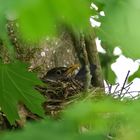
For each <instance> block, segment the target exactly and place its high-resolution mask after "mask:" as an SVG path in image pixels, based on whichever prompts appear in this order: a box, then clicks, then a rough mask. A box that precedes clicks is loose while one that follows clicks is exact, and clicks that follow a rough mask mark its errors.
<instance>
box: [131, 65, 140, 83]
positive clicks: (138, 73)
mask: <svg viewBox="0 0 140 140" xmlns="http://www.w3.org/2000/svg"><path fill="white" fill-rule="evenodd" d="M135 78H140V67H139V69H138V70H137V71H136V72H135V73H134V74H133V75H131V76H130V77H129V78H128V81H129V82H132V81H133V80H134V79H135Z"/></svg>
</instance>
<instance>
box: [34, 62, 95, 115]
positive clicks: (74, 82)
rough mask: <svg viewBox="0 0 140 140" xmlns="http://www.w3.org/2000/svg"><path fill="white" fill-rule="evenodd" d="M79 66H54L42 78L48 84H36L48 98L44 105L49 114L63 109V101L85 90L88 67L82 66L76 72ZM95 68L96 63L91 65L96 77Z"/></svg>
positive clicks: (92, 73)
mask: <svg viewBox="0 0 140 140" xmlns="http://www.w3.org/2000/svg"><path fill="white" fill-rule="evenodd" d="M78 67H79V65H78V64H75V65H72V66H70V67H56V68H53V69H51V70H49V71H48V72H47V74H46V75H45V76H44V77H43V78H41V80H42V81H43V82H44V83H46V85H47V86H40V85H37V86H35V89H36V90H38V91H39V92H40V93H41V94H43V95H44V96H45V97H46V98H47V101H46V102H45V103H44V105H43V106H44V108H45V110H46V113H47V114H48V113H51V114H52V112H54V111H56V112H57V111H58V110H61V107H62V104H63V102H67V101H69V100H70V99H71V98H73V97H74V96H75V95H77V94H78V93H80V91H82V90H83V88H84V80H85V78H86V68H85V67H81V68H80V70H79V71H78V73H77V74H75V73H74V71H75V70H76V69H78ZM95 69H96V66H95V65H91V66H90V71H91V75H92V78H93V77H94V73H95Z"/></svg>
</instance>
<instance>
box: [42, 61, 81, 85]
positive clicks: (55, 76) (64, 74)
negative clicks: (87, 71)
mask: <svg viewBox="0 0 140 140" xmlns="http://www.w3.org/2000/svg"><path fill="white" fill-rule="evenodd" d="M78 67H79V64H74V65H71V66H69V67H56V68H53V69H51V70H49V71H48V72H47V74H46V75H45V76H44V77H43V78H41V80H42V81H43V82H44V83H47V82H50V81H52V82H54V81H56V82H57V81H65V80H68V79H69V78H70V77H73V76H74V71H75V70H76V69H77V68H78Z"/></svg>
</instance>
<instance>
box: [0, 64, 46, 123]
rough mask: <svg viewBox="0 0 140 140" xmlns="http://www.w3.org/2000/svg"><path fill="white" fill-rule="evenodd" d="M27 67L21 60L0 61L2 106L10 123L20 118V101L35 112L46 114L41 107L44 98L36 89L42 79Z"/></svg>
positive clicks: (0, 105) (0, 96) (0, 99)
mask: <svg viewBox="0 0 140 140" xmlns="http://www.w3.org/2000/svg"><path fill="white" fill-rule="evenodd" d="M26 67H27V65H25V64H23V63H20V62H15V63H11V64H2V63H1V62H0V107H1V108H2V111H3V112H4V113H5V114H6V116H7V118H8V120H9V121H10V123H14V121H15V120H16V119H18V112H17V104H18V102H22V103H24V104H25V105H26V106H27V107H28V109H30V110H31V111H32V112H33V113H35V114H38V115H39V116H43V115H44V113H43V109H42V107H41V105H42V103H43V102H44V98H43V97H42V96H41V95H40V94H39V93H38V92H37V91H36V90H35V89H34V86H35V85H36V84H40V81H39V80H38V79H37V76H36V75H35V74H33V73H29V72H28V71H27V69H26Z"/></svg>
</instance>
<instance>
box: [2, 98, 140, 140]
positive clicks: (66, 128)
mask: <svg viewBox="0 0 140 140" xmlns="http://www.w3.org/2000/svg"><path fill="white" fill-rule="evenodd" d="M138 110H139V101H136V102H128V103H127V102H126V103H125V102H121V101H117V100H116V101H115V100H112V99H110V98H106V99H104V100H102V101H98V102H97V101H96V102H95V101H80V102H77V103H75V104H73V105H72V106H70V107H68V108H67V110H65V111H64V112H63V114H62V116H63V117H62V118H63V119H61V120H53V119H50V118H46V119H45V120H43V121H41V122H37V123H31V124H27V125H26V126H25V128H24V129H23V130H20V131H17V132H12V133H7V134H5V135H4V136H3V138H2V140H11V139H14V140H16V139H21V140H24V139H27V140H28V139H38V138H39V139H42V140H45V139H53V140H56V139H57V140H59V139H65V140H70V139H72V140H80V139H83V140H86V139H89V140H90V139H95V140H96V139H97V140H103V139H109V137H110V138H111V137H112V138H116V140H120V139H121V140H125V139H127V140H131V139H133V138H134V139H135V140H138V139H139V138H140V135H139V133H138V132H139V124H138V123H137V122H138V121H140V119H139V118H140V116H139V114H138V113H137V111H138ZM134 115H136V117H135V118H134Z"/></svg>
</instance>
